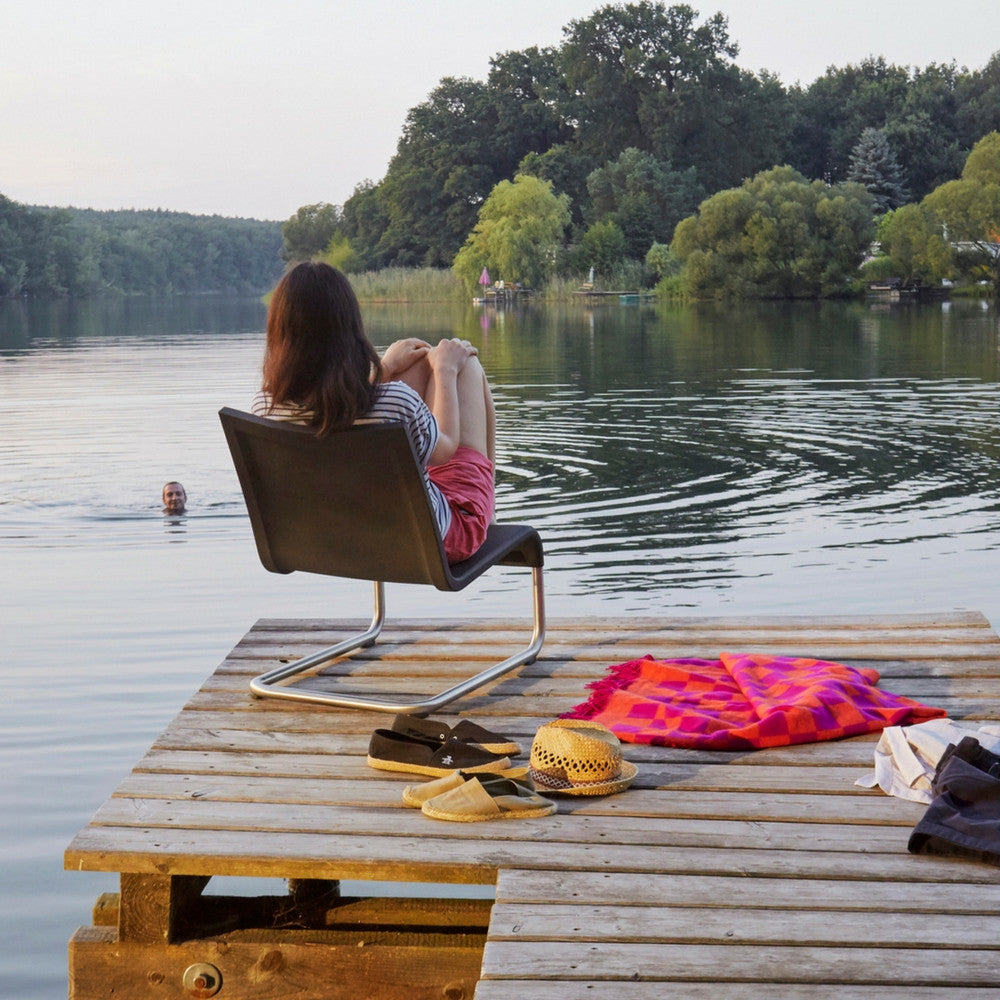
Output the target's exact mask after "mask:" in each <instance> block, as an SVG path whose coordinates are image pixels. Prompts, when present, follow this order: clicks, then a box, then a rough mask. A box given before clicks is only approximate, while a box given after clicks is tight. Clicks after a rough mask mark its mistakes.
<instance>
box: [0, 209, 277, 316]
mask: <svg viewBox="0 0 1000 1000" xmlns="http://www.w3.org/2000/svg"><path fill="white" fill-rule="evenodd" d="M281 245H282V242H281V223H279V222H261V221H257V220H254V219H228V218H222V217H220V216H198V215H188V214H185V213H181V212H166V211H161V210H156V211H134V210H127V211H110V212H99V211H94V210H92V209H76V208H37V207H30V206H27V205H22V204H20V203H18V202H15V201H12V200H11V199H9V198H6V197H4V196H3V195H0V298H2V297H5V296H20V295H27V296H37V297H64V296H74V297H87V296H92V295H97V294H103V293H136V292H144V293H153V294H170V293H181V292H240V293H247V292H250V293H260V292H264V291H266V290H268V289H269V288H271V287H273V285H274V283H275V282H276V281H277V279H278V278H279V277H280V276H281V271H282V262H281V258H280V250H281Z"/></svg>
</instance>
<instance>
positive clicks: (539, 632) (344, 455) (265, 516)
mask: <svg viewBox="0 0 1000 1000" xmlns="http://www.w3.org/2000/svg"><path fill="white" fill-rule="evenodd" d="M219 418H220V420H221V421H222V426H223V430H224V431H225V434H226V440H227V442H228V444H229V449H230V452H231V454H232V457H233V463H234V465H235V467H236V473H237V476H238V477H239V481H240V486H241V488H242V490H243V496H244V499H245V501H246V505H247V511H248V513H249V515H250V523H251V526H252V528H253V533H254V540H255V542H256V545H257V553H258V555H259V556H260V560H261V563H262V564H263V566H264V567H265V569H267V570H269V571H271V572H273V573H291V572H293V571H296V570H301V571H304V572H310V573H319V574H323V575H326V576H341V577H351V578H354V579H364V580H370V581H371V582H372V584H373V598H374V612H373V615H372V620H371V624H370V625H369V627H368V629H367V630H366V631H364V632H362V633H360V634H358V635H356V636H354V637H352V638H350V639H346V640H344V641H343V642H340V643H337V644H336V645H333V646H330V647H328V648H326V649H322V650H319V651H318V652H316V653H313V654H311V655H309V656H305V657H302V658H301V659H299V660H296V661H295V662H294V663H288V664H283V665H282V666H280V667H276V668H274V669H273V670H269V671H267V672H266V673H263V674H261V675H260V676H258V677H256V678H254V679H253V680H252V681H251V682H250V689H251V691H252V692H253V693H254V694H255V695H257V696H259V697H271V698H287V699H289V700H293V701H303V702H309V703H313V704H319V705H334V706H339V707H345V708H360V709H367V710H370V711H376V712H395V713H401V714H411V715H426V714H429V713H431V712H435V711H437V710H439V709H440V708H442V707H443V706H445V705H447V704H449V703H450V702H452V701H455V700H456V699H458V698H461V697H463V696H464V695H467V694H469V693H471V692H472V691H475V690H477V689H478V688H481V687H483V686H484V685H485V684H488V683H490V682H491V681H493V680H496V679H497V678H499V677H502V676H503V675H504V674H507V673H509V672H511V671H512V670H514V669H516V668H517V667H519V666H522V665H524V664H526V663H531V662H533V661H534V660H535V659H536V657H537V656H538V653H539V651H540V650H541V648H542V643H543V642H544V639H545V598H544V590H543V584H542V564H543V552H542V542H541V539H540V538H539V536H538V532H537V531H535V529H534V528H532V527H530V526H528V525H523V524H492V525H490V528H489V531H488V533H487V538H486V541H485V542H484V544H483V546H482V548H481V549H480V550H479V551H478V552H477V553H476V554H475V555H473V556H472V557H471V558H469V559H467V560H465V561H464V562H461V563H456V564H452V565H450V564H449V563H448V561H447V559H446V558H445V555H444V546H443V544H442V542H441V536H440V533H439V532H438V530H437V526H436V524H435V521H434V516H433V512H432V509H431V505H430V499H429V497H428V496H427V491H426V489H425V487H424V483H423V478H422V475H421V471H420V466H419V463H418V459H417V457H416V455H415V453H414V451H413V445H412V443H411V442H410V438H409V435H408V434H407V432H406V429H405V427H404V426H403V425H402V424H396V423H379V424H365V425H357V426H355V427H351V428H349V429H347V430H343V431H337V432H335V433H333V434H331V435H327V436H326V437H323V438H319V437H317V436H316V434H315V433H313V431H312V430H311V429H310V428H308V427H304V426H301V425H299V424H293V423H289V422H287V421H277V420H268V419H265V418H262V417H256V416H252V415H251V414H248V413H243V412H241V411H239V410H234V409H231V408H229V407H225V408H223V409H222V410H220V411H219ZM376 456H377V458H376ZM495 565H503V566H522V567H526V568H530V569H531V576H532V613H533V629H532V635H531V639H530V641H529V643H528V645H527V646H526V647H525V648H523V649H521V650H519V651H517V652H515V653H514V654H512V655H511V656H509V657H507V659H505V660H503V661H502V662H500V663H497V664H495V665H493V666H490V667H487V668H486V669H484V670H482V671H480V672H479V673H477V674H475V675H473V676H472V677H469V678H467V679H465V680H463V681H461V682H460V683H458V684H455V685H453V686H452V687H449V688H447V689H446V690H444V691H441V692H440V693H439V694H436V695H434V696H433V697H430V698H424V699H419V700H415V701H403V702H400V701H393V700H389V699H386V698H383V697H378V696H374V697H367V696H363V695H352V694H340V693H336V692H330V691H324V690H319V689H315V688H305V687H295V686H290V685H284V684H283V683H282V682H284V681H287V680H289V679H290V678H293V677H296V676H298V675H300V674H303V673H305V672H306V671H310V670H315V669H318V668H319V667H322V666H323V665H325V664H327V663H330V662H332V661H333V660H336V659H339V658H340V657H343V656H346V655H347V654H349V653H352V652H355V651H357V650H359V649H362V648H364V647H367V646H372V645H373V644H374V643H375V641H376V639H377V638H378V637H379V635H380V634H381V632H382V627H383V624H384V622H385V583H423V584H432V585H433V586H435V587H437V589H439V590H448V591H458V590H462V589H464V588H465V587H466V586H467V585H468V584H470V583H471V582H472V581H473V580H475V579H476V578H477V577H479V576H481V575H482V574H483V573H484V572H486V570H488V569H490V568H491V567H492V566H495Z"/></svg>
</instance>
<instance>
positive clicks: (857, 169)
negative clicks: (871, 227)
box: [847, 128, 906, 215]
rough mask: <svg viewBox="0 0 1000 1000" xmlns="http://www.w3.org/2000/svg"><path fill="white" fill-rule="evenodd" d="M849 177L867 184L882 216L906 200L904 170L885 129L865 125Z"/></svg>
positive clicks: (865, 185)
mask: <svg viewBox="0 0 1000 1000" xmlns="http://www.w3.org/2000/svg"><path fill="white" fill-rule="evenodd" d="M847 179H848V180H849V181H854V182H856V183H858V184H861V185H863V186H864V188H865V190H867V191H868V193H869V194H870V195H871V196H872V199H873V201H874V202H875V211H876V212H877V213H878V214H879V215H881V214H882V213H883V212H887V211H888V210H889V209H890V208H897V207H898V206H899V205H902V204H903V203H904V202H905V201H906V189H905V188H904V186H903V171H902V169H901V167H900V166H899V161H898V160H897V159H896V154H895V153H893V151H892V147H891V146H890V145H889V140H888V139H887V138H886V135H885V133H884V132H883V131H881V130H880V129H877V128H866V129H864V131H862V133H861V138H860V139H858V143H857V145H856V146H855V147H854V150H853V151H852V153H851V166H850V169H849V170H848V171H847Z"/></svg>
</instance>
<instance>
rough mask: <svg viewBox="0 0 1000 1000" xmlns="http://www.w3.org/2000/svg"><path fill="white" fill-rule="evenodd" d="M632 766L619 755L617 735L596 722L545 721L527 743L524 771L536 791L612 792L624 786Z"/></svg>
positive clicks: (633, 776)
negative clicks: (528, 752) (528, 760)
mask: <svg viewBox="0 0 1000 1000" xmlns="http://www.w3.org/2000/svg"><path fill="white" fill-rule="evenodd" d="M636 770H637V769H636V766H635V764H632V763H630V762H629V761H627V760H623V759H622V748H621V743H619V742H618V737H617V736H615V734H614V733H613V732H611V730H610V729H608V728H607V727H606V726H602V725H601V724H600V723H599V722H584V721H583V720H581V719H556V720H555V721H554V722H546V723H545V725H544V726H542V727H541V728H540V729H539V730H538V732H537V733H535V739H534V742H533V743H532V744H531V763H530V766H529V768H528V773H529V774H530V775H531V779H532V781H534V783H535V787H536V788H537V789H538V790H539V791H540V792H545V793H549V792H552V793H556V794H561V795H612V794H613V793H615V792H621V791H624V790H625V789H626V788H628V786H629V785H630V784H631V783H632V781H633V779H634V778H635V775H636Z"/></svg>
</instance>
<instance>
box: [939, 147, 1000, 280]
mask: <svg viewBox="0 0 1000 1000" xmlns="http://www.w3.org/2000/svg"><path fill="white" fill-rule="evenodd" d="M923 205H924V207H925V208H927V209H928V210H929V211H931V212H933V213H934V216H935V217H936V218H937V220H938V221H939V222H940V223H941V224H942V225H943V226H944V227H945V232H946V233H947V239H948V240H949V241H950V242H951V243H952V245H953V247H954V249H955V251H956V253H957V255H958V256H959V257H960V258H964V259H966V260H968V261H969V262H970V263H971V264H972V266H973V268H974V269H978V270H980V271H981V272H982V273H984V274H986V275H988V277H989V280H990V281H991V282H992V284H993V288H994V292H995V294H997V295H998V296H1000V132H991V133H990V134H989V135H986V136H983V138H982V139H980V140H979V142H977V143H976V144H975V146H973V147H972V151H971V152H970V153H969V156H968V159H966V161H965V167H964V168H963V169H962V177H961V179H960V180H954V181H948V182H947V183H945V184H942V185H941V186H940V187H938V188H936V189H935V190H934V191H932V192H931V193H930V194H929V195H927V197H926V198H925V199H924V200H923Z"/></svg>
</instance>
